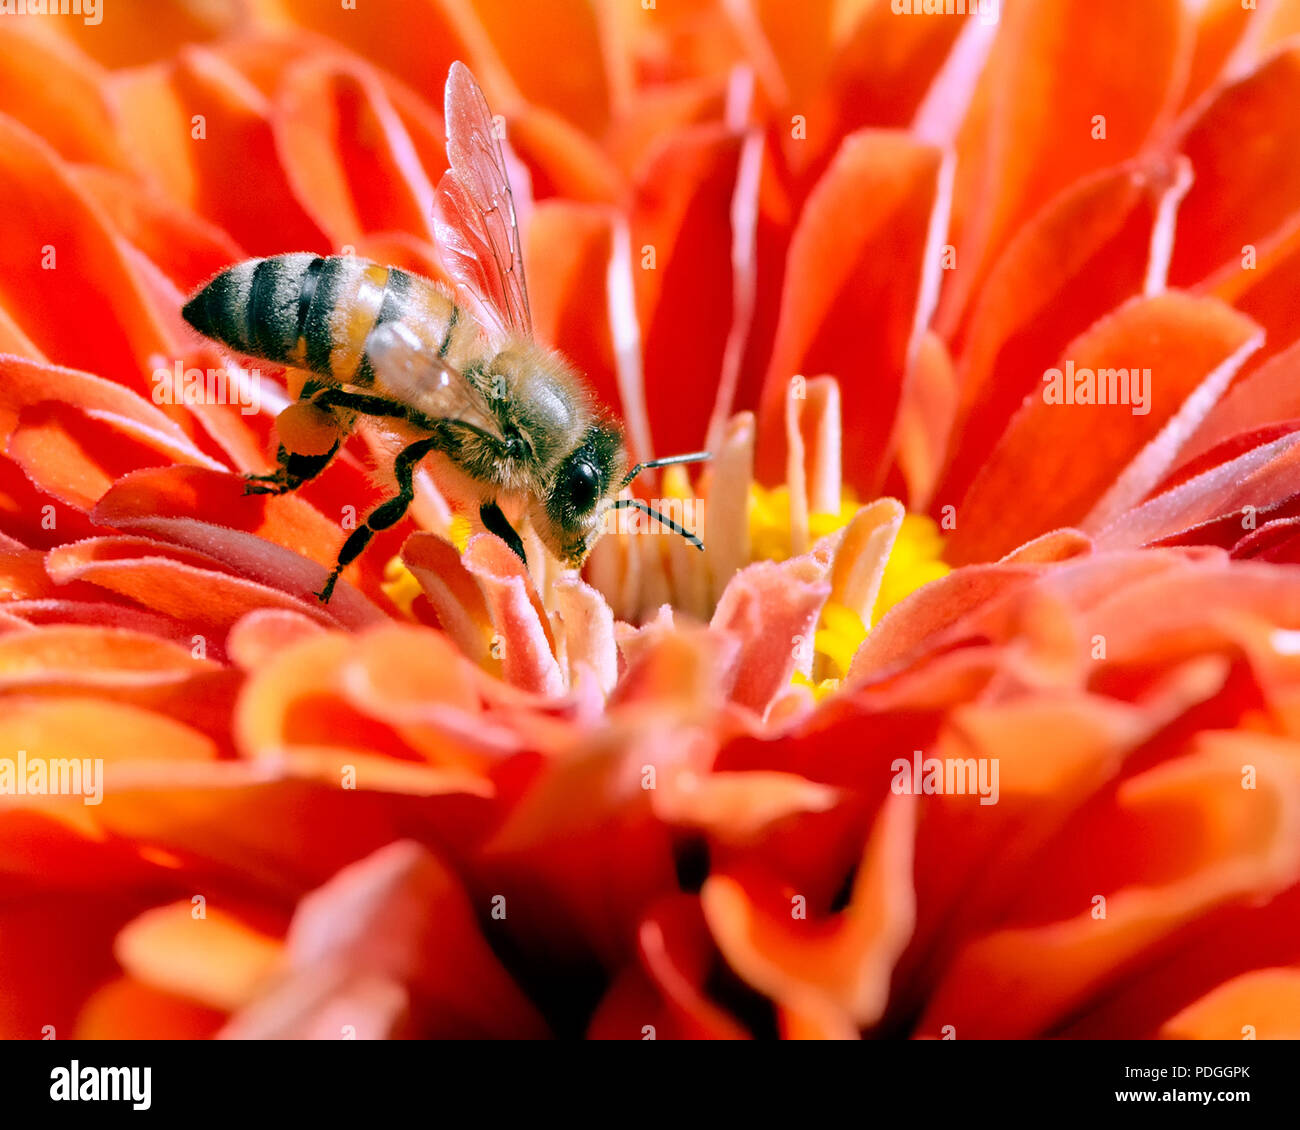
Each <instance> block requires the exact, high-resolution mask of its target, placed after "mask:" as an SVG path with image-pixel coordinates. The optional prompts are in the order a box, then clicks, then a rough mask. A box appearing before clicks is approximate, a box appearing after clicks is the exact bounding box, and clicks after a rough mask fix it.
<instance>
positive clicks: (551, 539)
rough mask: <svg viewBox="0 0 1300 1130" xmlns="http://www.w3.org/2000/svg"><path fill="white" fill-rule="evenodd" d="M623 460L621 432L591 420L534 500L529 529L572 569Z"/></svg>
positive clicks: (587, 545) (588, 543)
mask: <svg viewBox="0 0 1300 1130" xmlns="http://www.w3.org/2000/svg"><path fill="white" fill-rule="evenodd" d="M626 461H627V457H626V455H625V453H624V451H623V436H622V433H621V432H620V431H619V430H618V429H617V428H615V427H610V426H608V425H605V424H593V425H592V426H591V427H589V428H588V429H587V430H586V431H585V432H584V433H583V435H582V440H581V441H580V442H579V444H578V446H577V447H575V448H574V449H573V450H572V451H571V452H569V454H568V455H566V456H565V457H564V458H563V459H561V460H560V462H559V464H558V465H557V467H556V470H555V474H554V476H553V478H552V479H551V483H550V487H549V489H548V490H547V492H546V494H545V496H544V497H542V498H540V499H539V500H538V501H537V502H536V503H534V505H533V512H532V514H531V518H532V523H533V528H534V529H536V530H537V532H538V533H539V534H540V535H541V538H542V541H543V542H545V543H546V548H547V549H548V550H550V552H551V553H552V554H554V555H555V556H556V557H557V558H559V560H561V561H563V562H564V563H565V564H567V565H570V566H572V567H574V568H576V567H577V566H579V565H581V564H582V562H583V560H584V559H585V558H586V556H587V553H588V552H589V551H590V549H591V547H592V545H593V543H594V542H595V540H596V536H597V534H598V533H599V530H600V523H601V519H602V518H603V517H604V511H605V505H604V504H605V500H606V498H607V497H608V496H609V495H610V493H612V491H613V490H614V489H615V488H616V487H617V484H618V482H619V478H620V476H621V475H622V473H623V467H624V464H625V463H626Z"/></svg>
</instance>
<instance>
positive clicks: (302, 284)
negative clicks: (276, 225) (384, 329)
mask: <svg viewBox="0 0 1300 1130" xmlns="http://www.w3.org/2000/svg"><path fill="white" fill-rule="evenodd" d="M422 282H423V280H421V279H419V278H418V277H417V276H415V275H411V274H408V273H407V272H406V271H402V270H399V269H398V268H396V267H392V268H389V267H382V266H379V265H378V264H375V263H371V262H369V261H368V260H365V259H358V258H356V257H354V256H351V255H331V256H328V257H324V256H319V255H312V254H310V253H309V252H300V253H295V254H291V255H276V256H273V257H271V258H269V259H249V260H247V261H245V262H243V263H237V264H235V266H233V267H230V268H228V269H226V270H225V271H222V272H221V274H219V275H217V277H216V278H214V279H213V280H212V281H211V282H210V283H208V285H207V286H205V287H204V288H203V289H202V290H201V291H199V293H198V294H196V295H195V296H194V297H193V298H192V299H191V300H190V301H189V303H188V304H187V305H186V306H185V308H184V310H183V311H182V313H183V314H184V317H185V320H186V321H187V322H189V324H190V325H192V326H193V327H194V328H195V329H196V330H198V331H199V332H200V333H202V334H205V335H206V336H208V337H211V338H215V339H216V340H217V341H220V342H223V343H224V344H226V345H228V346H230V347H231V348H232V349H235V350H238V351H239V352H240V353H244V354H247V355H248V356H250V357H260V358H263V359H264V360H267V361H275V362H279V363H281V364H285V365H293V366H296V367H298V368H302V369H309V370H311V371H312V372H315V373H319V374H321V375H323V376H329V377H333V378H334V379H335V380H337V381H351V382H353V383H357V384H368V383H369V381H370V378H371V374H370V371H369V364H368V363H367V362H366V360H365V343H366V337H367V336H368V335H369V333H370V331H371V330H372V329H373V328H374V327H375V325H376V324H378V323H379V322H381V321H393V320H396V319H398V318H402V317H404V316H407V315H408V314H409V313H411V312H412V310H413V309H414V308H415V307H417V306H418V307H422V308H423V312H424V313H425V316H426V317H427V316H428V315H429V314H434V315H436V313H438V311H433V310H430V309H429V303H430V301H431V300H432V299H433V298H434V296H437V297H441V296H438V295H437V292H436V290H435V289H434V288H433V286H432V284H428V283H425V284H424V286H423V287H421V286H420V285H419V284H420V283H422ZM426 291H427V292H430V293H428V294H425V293H424V292H426ZM420 298H423V299H424V301H423V302H421V301H420ZM434 305H439V303H437V302H436V301H435V302H434ZM446 306H447V307H448V309H447V311H446V313H444V314H443V319H444V320H445V318H446V316H447V315H448V314H449V313H450V303H449V302H448V303H446Z"/></svg>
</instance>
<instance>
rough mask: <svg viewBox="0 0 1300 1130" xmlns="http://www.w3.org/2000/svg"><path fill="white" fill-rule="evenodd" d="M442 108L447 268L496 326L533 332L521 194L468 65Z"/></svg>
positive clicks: (438, 220)
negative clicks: (515, 188)
mask: <svg viewBox="0 0 1300 1130" xmlns="http://www.w3.org/2000/svg"><path fill="white" fill-rule="evenodd" d="M443 113H444V116H445V118H446V122H447V160H448V162H449V163H450V165H451V168H450V169H448V170H447V172H446V173H444V174H443V177H442V180H441V181H439V182H438V191H437V194H436V196H435V199H434V231H435V233H436V235H437V238H438V246H439V249H440V251H441V255H442V260H443V266H445V267H446V269H447V273H448V274H449V275H451V277H452V278H453V279H455V281H456V282H457V283H458V284H459V285H460V286H461V287H463V288H464V289H465V290H467V291H468V292H469V293H470V294H471V295H473V297H474V298H476V299H477V300H478V302H479V304H480V305H481V306H484V307H486V308H487V311H486V312H487V314H488V316H489V317H490V318H491V319H492V320H493V321H495V322H496V326H495V327H494V328H496V329H497V330H498V331H506V330H509V331H512V332H514V333H516V334H522V335H525V336H531V334H532V332H533V316H532V313H531V311H530V310H529V308H528V285H527V283H526V282H525V281H524V259H523V248H522V246H521V245H520V240H519V223H518V219H517V217H516V215H515V198H514V195H513V194H512V193H511V191H510V178H509V176H508V175H507V173H506V164H505V159H504V157H503V155H502V152H501V144H500V142H499V141H498V140H497V137H496V133H495V132H494V129H493V123H492V115H491V113H490V112H489V110H488V104H487V101H486V100H485V99H484V97H483V92H482V91H481V90H480V89H479V86H478V83H477V82H475V81H474V76H473V75H472V74H470V70H469V68H468V67H467V66H465V64H464V63H461V62H455V63H452V65H451V73H450V74H449V75H448V76H447V92H446V96H445V100H444V104H443Z"/></svg>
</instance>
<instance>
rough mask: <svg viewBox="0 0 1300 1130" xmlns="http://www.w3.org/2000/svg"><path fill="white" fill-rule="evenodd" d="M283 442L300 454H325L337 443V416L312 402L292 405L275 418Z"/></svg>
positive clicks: (299, 402) (304, 401)
mask: <svg viewBox="0 0 1300 1130" xmlns="http://www.w3.org/2000/svg"><path fill="white" fill-rule="evenodd" d="M275 430H276V432H277V434H278V435H279V437H280V442H281V443H282V444H284V446H285V447H287V448H288V449H289V450H290V451H292V452H295V453H296V454H298V455H324V454H325V453H326V452H327V451H329V450H330V448H332V447H333V446H334V444H335V443H336V442H338V438H339V429H338V422H337V421H336V420H335V418H334V415H333V414H332V413H331V412H329V411H328V410H326V409H324V408H320V407H318V406H317V405H315V404H312V403H311V402H310V401H306V400H299V401H296V402H295V403H293V404H290V405H289V406H288V407H287V408H286V409H285V410H284V411H283V412H281V413H280V415H278V416H277V417H276V418H275Z"/></svg>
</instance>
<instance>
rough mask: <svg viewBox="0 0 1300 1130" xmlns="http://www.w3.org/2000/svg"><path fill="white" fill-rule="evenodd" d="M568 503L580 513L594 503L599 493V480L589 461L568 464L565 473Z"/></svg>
mask: <svg viewBox="0 0 1300 1130" xmlns="http://www.w3.org/2000/svg"><path fill="white" fill-rule="evenodd" d="M565 486H566V488H567V490H568V495H569V504H570V505H571V506H572V507H573V508H574V510H576V511H578V513H580V514H585V513H586V512H587V511H588V510H590V509H591V508H592V507H593V506H595V505H596V496H597V495H598V494H599V493H600V480H599V478H598V477H597V475H596V468H595V467H593V466H592V465H591V464H590V463H583V462H574V463H571V464H570V465H569V469H568V471H567V472H566V475H565Z"/></svg>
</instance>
